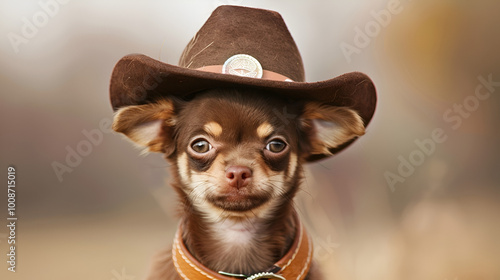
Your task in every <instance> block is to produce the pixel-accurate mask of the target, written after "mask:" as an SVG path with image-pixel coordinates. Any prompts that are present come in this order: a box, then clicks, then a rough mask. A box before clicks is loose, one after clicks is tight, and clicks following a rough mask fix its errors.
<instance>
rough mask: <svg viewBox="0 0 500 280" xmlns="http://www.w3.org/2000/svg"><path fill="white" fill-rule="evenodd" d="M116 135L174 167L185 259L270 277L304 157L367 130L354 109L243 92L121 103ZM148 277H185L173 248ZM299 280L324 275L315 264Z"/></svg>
mask: <svg viewBox="0 0 500 280" xmlns="http://www.w3.org/2000/svg"><path fill="white" fill-rule="evenodd" d="M113 129H114V130H115V131H117V132H120V133H123V134H125V135H126V136H127V137H128V138H129V139H130V140H132V141H133V142H134V143H136V144H137V145H139V146H140V147H143V148H146V149H147V151H150V152H160V153H164V155H165V158H166V160H167V161H168V162H169V163H170V164H171V168H172V174H173V182H172V186H173V188H174V189H175V191H176V192H177V194H178V197H179V201H180V206H181V207H180V209H181V211H180V213H181V226H182V228H183V230H182V236H181V237H182V241H183V242H184V244H185V247H186V248H187V250H188V251H189V253H191V255H192V256H193V257H194V258H195V259H196V260H197V261H198V262H199V263H201V264H202V265H203V266H205V267H207V268H208V269H210V270H212V271H216V272H218V271H224V272H230V273H237V274H242V275H243V274H244V275H251V274H253V273H256V272H262V271H267V270H268V269H269V267H272V266H273V264H274V263H276V261H277V260H279V259H280V258H281V257H283V255H284V254H285V253H286V252H287V251H288V249H289V248H290V246H291V245H292V242H293V240H294V237H295V235H296V234H297V231H298V225H297V220H296V219H294V215H296V213H295V210H294V204H293V198H294V196H295V194H296V193H297V191H298V190H299V189H300V184H301V180H302V177H303V166H302V165H303V163H305V161H306V158H308V157H310V156H312V155H318V154H323V155H331V153H330V150H331V149H332V148H335V147H338V146H339V145H342V144H344V143H346V142H348V141H350V140H352V139H354V138H356V137H359V136H361V135H363V134H364V131H365V127H364V125H363V120H362V119H361V117H360V116H359V115H358V114H357V113H356V112H355V111H354V110H352V109H349V108H346V107H334V106H331V105H328V104H323V103H319V102H317V101H308V100H294V101H290V100H289V99H287V98H285V97H280V96H279V95H272V94H267V93H265V92H260V91H259V90H256V89H255V90H254V89H248V88H247V89H236V88H234V89H230V88H227V89H222V88H221V89H212V90H206V91H203V92H198V93H196V94H193V95H192V96H190V97H186V98H178V97H176V98H173V97H168V98H164V99H160V100H157V101H156V102H154V103H149V104H145V105H133V106H125V107H122V108H120V109H119V110H118V111H117V112H116V114H115V117H114V122H113ZM147 279H150V280H159V279H163V280H174V279H175V280H179V279H185V278H184V277H181V276H180V275H179V273H178V271H177V270H176V267H175V263H174V260H173V258H172V252H171V250H170V249H169V250H167V251H165V252H163V253H162V254H161V255H159V257H158V258H157V259H156V260H155V262H154V264H153V266H152V271H151V272H150V275H149V276H148V278H147ZM212 279H213V278H212ZM305 279H310V280H317V279H322V277H321V275H320V273H319V271H318V269H317V267H315V266H314V265H312V266H311V269H310V270H309V272H308V273H307V276H306V278H305Z"/></svg>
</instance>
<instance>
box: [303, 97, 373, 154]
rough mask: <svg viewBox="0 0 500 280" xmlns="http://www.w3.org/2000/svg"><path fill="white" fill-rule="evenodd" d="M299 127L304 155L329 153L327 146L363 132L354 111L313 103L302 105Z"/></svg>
mask: <svg viewBox="0 0 500 280" xmlns="http://www.w3.org/2000/svg"><path fill="white" fill-rule="evenodd" d="M300 127H301V131H302V133H304V136H305V137H302V139H301V143H300V144H301V147H302V151H303V152H304V155H303V156H304V157H305V158H307V157H309V156H311V155H317V154H323V155H326V156H331V155H332V153H331V151H330V150H331V149H333V148H336V147H338V146H340V145H342V144H344V143H346V142H348V141H349V140H352V139H353V138H355V137H359V136H361V135H363V134H364V133H365V126H364V124H363V120H362V119H361V117H360V116H359V115H358V113H356V112H355V111H354V110H351V109H349V108H345V107H334V106H329V105H326V104H321V103H317V102H308V103H306V104H305V106H304V110H303V113H302V115H301V117H300Z"/></svg>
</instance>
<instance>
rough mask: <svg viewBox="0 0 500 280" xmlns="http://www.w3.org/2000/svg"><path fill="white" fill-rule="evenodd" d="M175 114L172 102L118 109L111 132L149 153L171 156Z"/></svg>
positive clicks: (173, 146)
mask: <svg viewBox="0 0 500 280" xmlns="http://www.w3.org/2000/svg"><path fill="white" fill-rule="evenodd" d="M174 125H175V112H174V105H173V101H172V100H161V101H159V102H157V103H150V104H145V105H134V106H127V107H123V108H120V109H119V110H118V111H117V112H116V114H115V116H114V120H113V130H114V131H116V132H120V133H123V134H125V135H126V136H127V137H128V138H129V139H130V140H132V141H133V142H134V143H135V144H137V145H138V146H139V147H141V148H146V151H149V152H160V153H165V154H166V156H169V155H171V154H172V153H173V152H174V151H175V143H174V141H173V128H174Z"/></svg>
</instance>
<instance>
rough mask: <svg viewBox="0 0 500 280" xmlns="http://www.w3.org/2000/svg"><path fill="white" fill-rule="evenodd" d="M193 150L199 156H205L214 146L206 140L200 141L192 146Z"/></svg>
mask: <svg viewBox="0 0 500 280" xmlns="http://www.w3.org/2000/svg"><path fill="white" fill-rule="evenodd" d="M191 148H192V149H193V151H195V152H197V153H199V154H204V153H206V152H208V151H210V150H211V149H212V145H210V143H208V142H207V141H206V140H198V141H196V142H194V143H193V144H192V145H191Z"/></svg>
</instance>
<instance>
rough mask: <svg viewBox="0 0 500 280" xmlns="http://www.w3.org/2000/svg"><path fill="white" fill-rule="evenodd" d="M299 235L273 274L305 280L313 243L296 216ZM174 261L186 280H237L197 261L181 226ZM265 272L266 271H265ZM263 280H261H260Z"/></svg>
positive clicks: (173, 250) (177, 235)
mask: <svg viewBox="0 0 500 280" xmlns="http://www.w3.org/2000/svg"><path fill="white" fill-rule="evenodd" d="M295 220H296V224H297V228H298V230H297V234H296V235H295V239H294V241H293V243H292V246H291V247H290V249H289V250H288V252H287V253H286V254H285V255H284V256H283V258H281V259H280V260H279V261H277V262H276V263H275V264H274V266H273V268H274V269H272V272H274V273H275V274H278V275H280V276H282V277H284V278H285V279H286V280H292V279H293V280H302V279H305V277H306V276H307V273H308V272H309V269H310V268H311V260H312V251H313V249H312V247H313V246H312V241H311V239H310V237H309V236H308V235H307V232H306V229H305V227H304V226H303V225H302V223H301V222H300V219H299V218H298V216H297V215H295ZM172 259H173V262H174V265H175V269H176V270H177V273H178V274H179V276H181V278H182V279H184V280H235V279H237V278H234V277H229V276H224V275H221V274H219V273H217V272H215V271H212V270H210V269H208V268H207V267H205V266H204V265H203V264H201V263H200V262H199V261H198V260H196V259H195V258H194V257H193V256H192V255H191V253H190V252H189V251H188V250H187V248H186V246H185V244H184V241H183V240H182V226H181V225H179V227H178V229H177V233H176V235H175V240H174V245H173V248H172ZM263 272H264V271H263ZM240 279H241V278H240ZM259 279H261V278H259Z"/></svg>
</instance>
